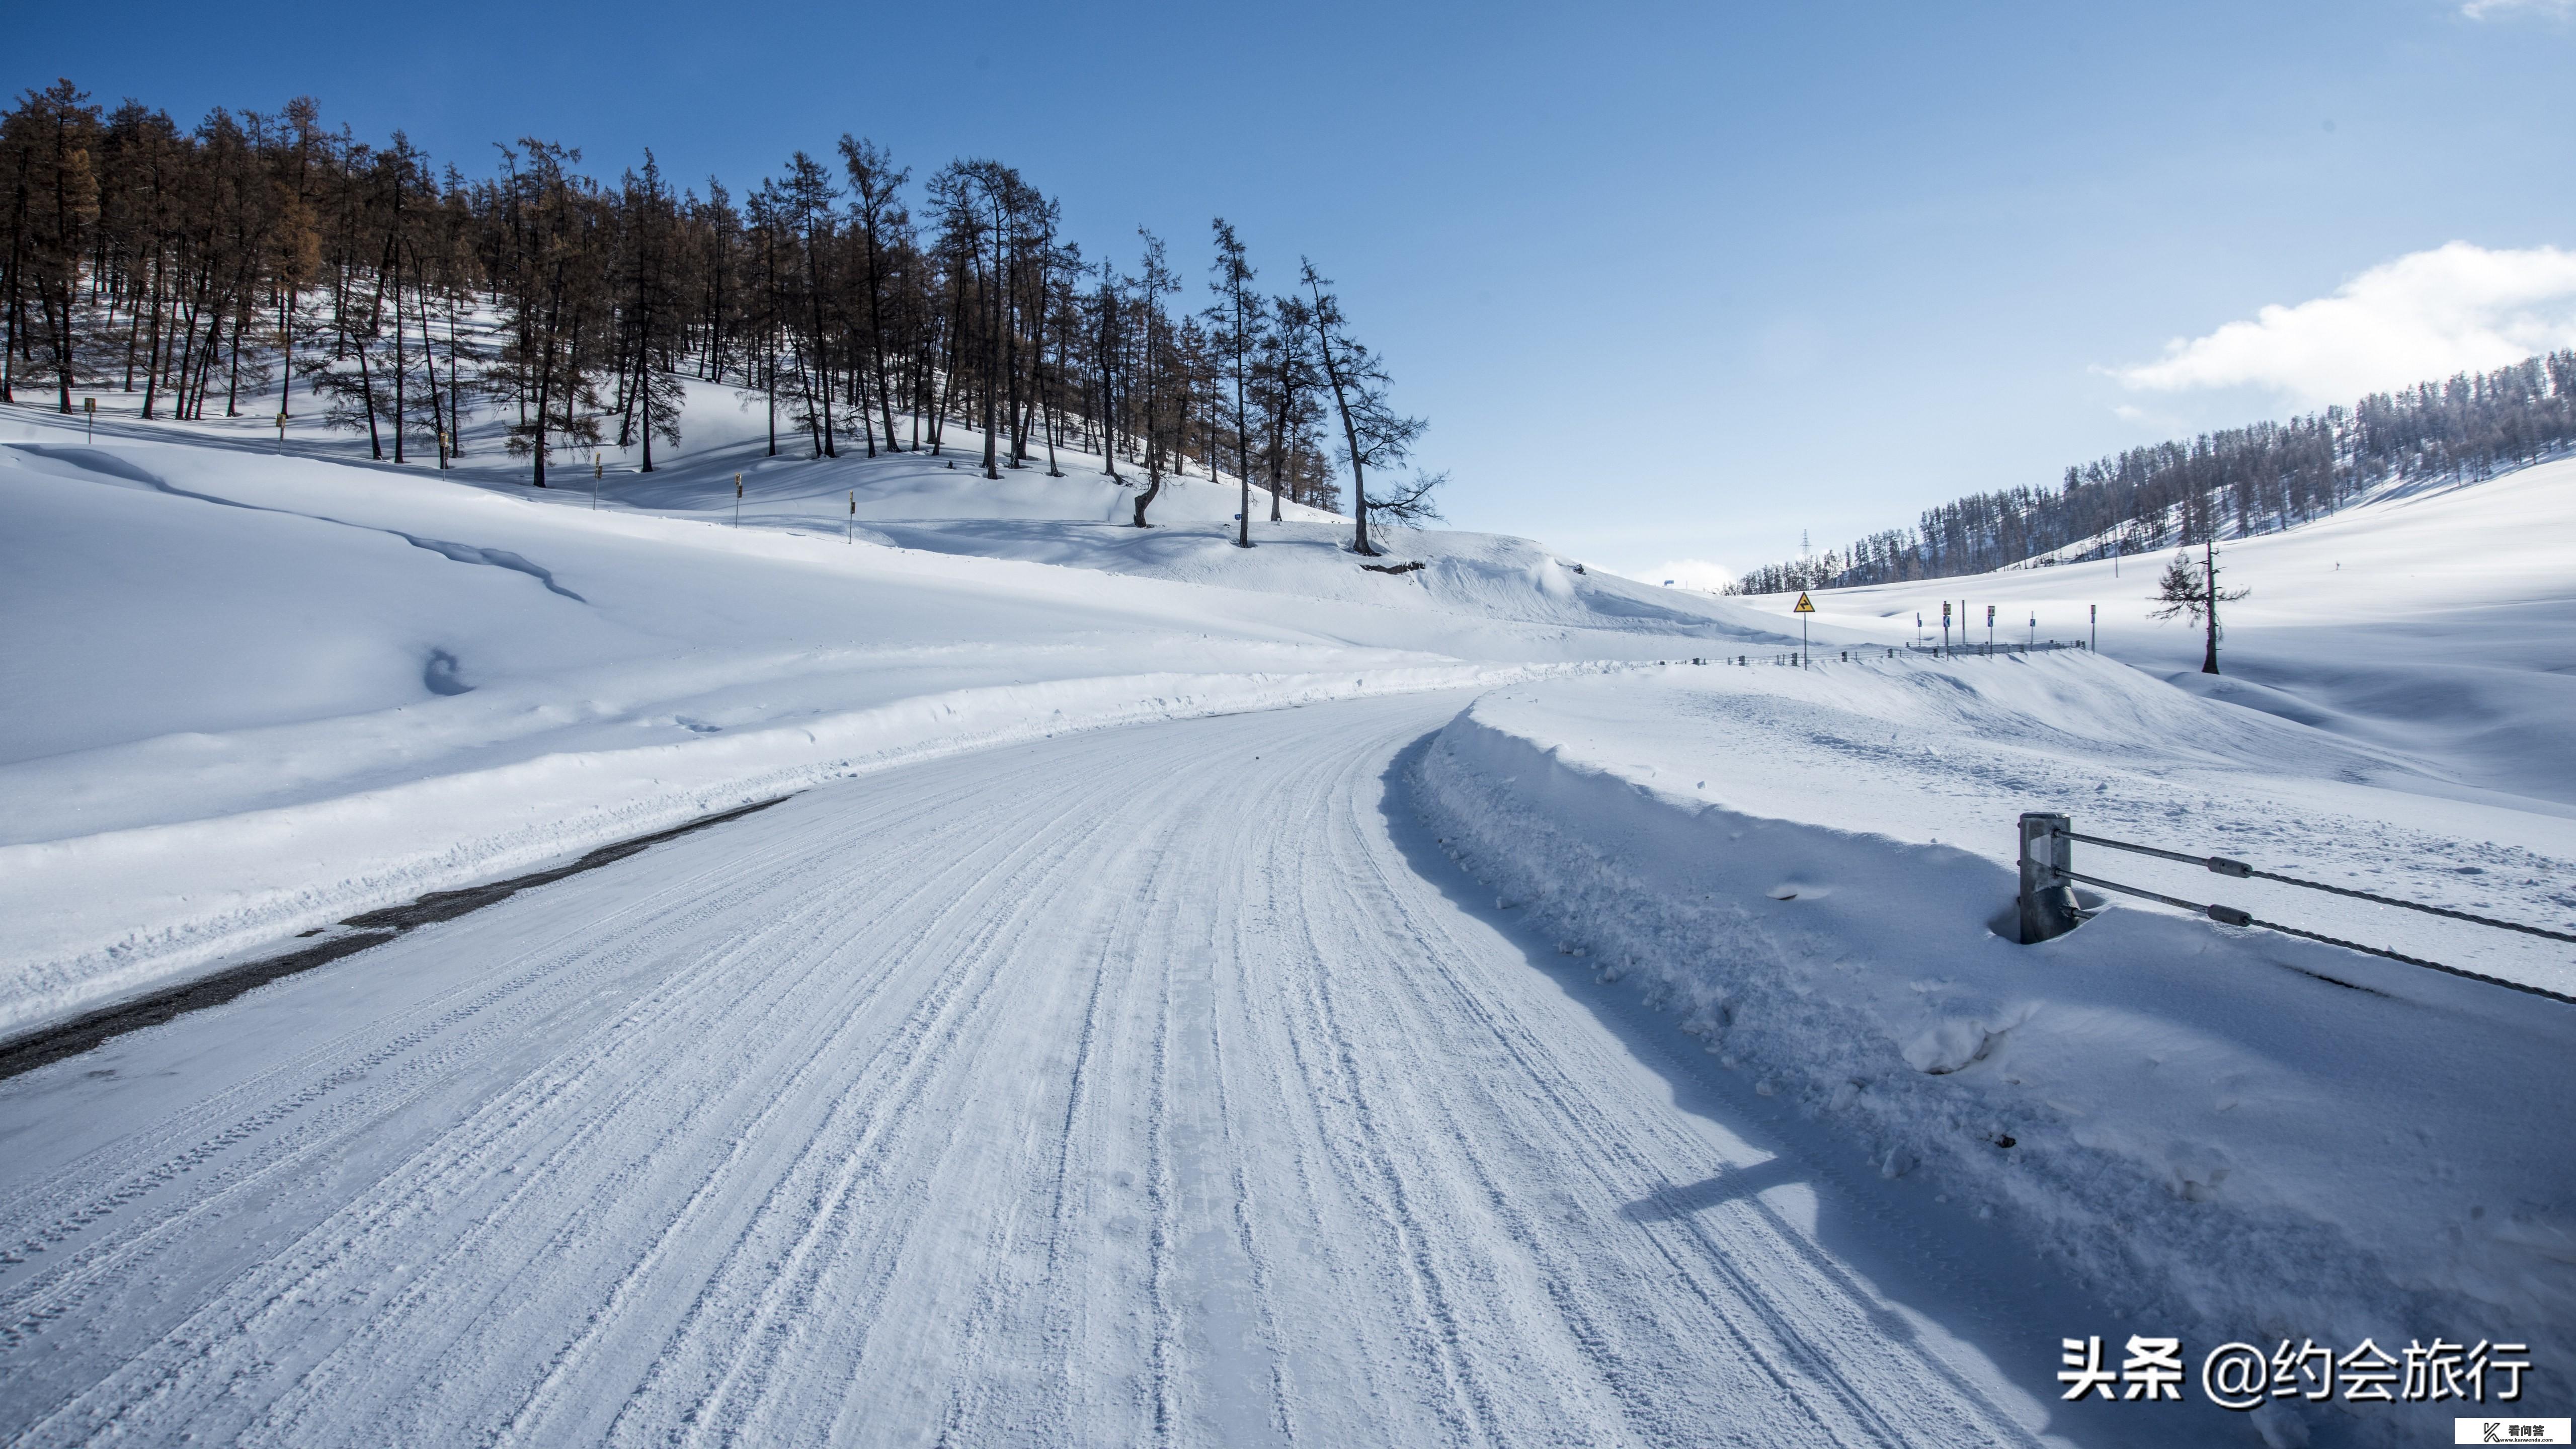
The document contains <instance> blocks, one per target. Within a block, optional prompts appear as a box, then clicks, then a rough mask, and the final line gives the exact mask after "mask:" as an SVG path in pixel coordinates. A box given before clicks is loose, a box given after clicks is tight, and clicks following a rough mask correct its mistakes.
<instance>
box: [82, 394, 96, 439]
mask: <svg viewBox="0 0 2576 1449" xmlns="http://www.w3.org/2000/svg"><path fill="white" fill-rule="evenodd" d="M81 417H82V419H83V420H84V422H85V423H86V424H87V426H88V428H89V432H88V434H87V435H86V436H85V437H83V438H82V439H81V441H82V442H85V443H95V442H97V441H98V399H97V398H94V397H85V398H82V399H81Z"/></svg>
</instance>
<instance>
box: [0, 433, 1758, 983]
mask: <svg viewBox="0 0 2576 1449" xmlns="http://www.w3.org/2000/svg"><path fill="white" fill-rule="evenodd" d="M698 399H699V401H700V402H701V403H702V404H704V406H703V407H702V408H700V409H699V410H698V411H699V412H705V413H708V414H709V415H711V416H714V417H716V418H718V419H719V420H722V419H724V418H726V417H732V419H733V421H734V422H735V423H737V424H740V423H742V421H743V419H742V418H741V417H740V416H739V415H737V414H730V413H728V412H727V411H726V410H727V409H729V408H732V407H733V405H734V404H733V400H732V395H731V393H730V392H729V391H726V390H721V389H711V388H701V389H699V390H698ZM695 420H696V416H695V414H693V423H694V421H695ZM87 431H88V430H87V428H86V427H85V426H84V425H83V424H81V423H78V422H68V423H67V422H65V421H64V420H62V419H59V418H54V417H50V416H48V415H45V414H41V413H36V412H33V411H30V410H10V411H9V412H8V413H7V415H6V416H5V417H0V512H5V518H6V526H5V527H0V606H5V607H6V608H7V609H8V610H9V611H10V615H11V617H12V618H13V619H15V620H18V621H20V622H21V625H22V628H23V633H22V635H21V638H22V639H23V641H24V643H23V645H22V646H21V647H16V648H13V649H12V650H10V651H9V652H8V653H7V655H6V656H5V657H0V695H5V697H6V699H7V701H8V703H7V706H6V712H5V715H0V800H5V802H6V804H7V807H8V808H6V809H5V810H0V867H5V868H0V921H5V922H6V925H5V927H0V962H4V963H5V971H0V1032H6V1031H14V1030H18V1029H22V1028H25V1027H27V1026H30V1025H33V1024H35V1023H37V1022H40V1021H43V1020H46V1019H53V1018H58V1017H60V1016H62V1015H64V1014H66V1013H69V1012H73V1011H77V1010H79V1009H82V1008H83V1007H85V1006H88V1005H93V1004H96V1003H97V1002H99V1001H101V1000H104V999H107V998H109V997H112V996H115V995H119V994H123V993H127V992H131V991H134V990H140V989H143V988H145V987H148V986H151V985H153V984H155V983H157V982H162V981H166V980H169V979H172V977H173V976H174V975H176V974H179V973H185V972H189V971H195V970H202V969H206V968H209V967H211V966H213V965H216V964H219V963H220V962H222V961H223V960H226V959H229V958H232V957H235V956H238V955H239V954H240V953H242V952H244V951H248V950H252V949H255V948H257V947H259V946H261V945H262V944H263V943H269V942H274V941H277V940H280V939H284V938H286V937H290V936H292V935H293V934H295V933H296V932H298V931H303V930H308V929H310V928H312V927H314V926H317V925H320V924H323V923H326V922H328V921H331V920H336V919H338V918H340V917H342V916H345V915H348V914H350V913H351V912H353V911H356V910H361V909H367V908H370V907H372V906H376V905H382V904H386V903H389V902H392V901H395V900H402V899H408V898H409V897H410V896H412V895H416V894H418V893H420V892H421V891H423V890H428V889H443V888H449V887H453V886H457V885H461V884H464V883H466V882H468V881H471V880H476V879H481V878H486V877H489V876H491V875H495V874H500V873H505V872H508V871H511V870H515V869H520V868H524V867H526V866H530V865H533V864H536V863H539V862H542V861H544V860H547V859H550V858H554V857H557V856H560V855H563V854H566V853H570V852H576V851H579V850H582V849H586V848H588V847H590V846H592V845H596V844H599V843H601V842H603V841H606V840H610V839H615V838H621V837H623V836H626V835H631V834H637V833H641V832H644V831H648V830H652V829H658V828H660V827H662V826H665V825H668V824H672V823H675V822H676V821H678V820H681V819H685V818H688V817H690V816H692V815H695V814H698V813H702V812H704V811H707V810H710V809H716V808H721V807H724V806H727V805H731V804H738V803H741V802H743V801H745V800H748V799H752V798H758V797H762V796H764V795H767V794H775V793H778V792H780V791H782V790H787V789H793V788H797V787H799V786H801V785H803V784H806V783H810V782H811V781H813V780H816V779H821V778H827V777H831V776H835V775H839V774H845V773H848V772H850V771H852V770H855V769H863V768H869V767H871V766H873V765H875V764H878V763H882V762H884V761H886V760H890V759H894V758H899V757H907V756H912V755H918V754H920V753H923V752H925V751H932V752H935V751H939V750H948V749H955V748H962V747H965V746H967V745H971V744H975V743H979V742H989V741H991V740H994V739H999V738H1019V737H1029V736H1037V735H1043V734H1046V733H1050V732H1054V731H1058V730H1062V729H1067V728H1078V727H1089V726H1096V725H1102V724H1111V723H1118V722H1123V721H1129V720H1134V719H1139V718H1154V717H1165V716H1169V715H1173V714H1190V713H1204V712H1208V711H1212V710H1228V709H1242V708H1253V707H1261V706H1269V705H1277V704H1281V703H1288V702H1295V701H1302V700H1311V699H1320V698H1330V697H1342V696H1348V695H1354V694H1365V693H1373V692H1382V691H1385V690H1390V689H1411V688H1422V687H1430V686H1444V685H1454V684H1459V683H1467V682H1473V681H1476V680H1480V679H1493V678H1505V677H1511V676H1512V674H1513V673H1514V672H1515V671H1519V670H1524V669H1527V668H1531V667H1547V668H1557V667H1568V666H1573V665H1580V664H1584V663H1585V662H1586V661H1598V660H1615V659H1623V658H1638V657H1643V658H1658V657H1664V656H1668V655H1673V654H1687V653H1693V652H1699V651H1702V650H1707V649H1709V648H1710V647H1711V642H1710V641H1712V640H1713V639H1717V638H1720V637H1724V638H1729V639H1734V638H1740V637H1742V636H1741V632H1740V631H1734V630H1733V629H1732V621H1733V620H1736V619H1738V618H1741V617H1744V611H1742V610H1741V609H1736V608H1733V607H1732V606H1726V607H1717V608H1706V607H1697V606H1690V605H1689V604H1688V601H1687V600H1686V599H1684V598H1683V597H1682V596H1679V595H1669V594H1667V593H1666V591H1661V590H1642V589H1640V588H1638V587H1637V586H1635V585H1631V584H1628V583H1626V581H1623V580H1607V579H1603V578H1601V577H1600V576H1597V575H1591V576H1587V575H1585V574H1581V573H1576V572H1573V571H1572V570H1571V569H1569V568H1568V567H1566V566H1564V565H1562V564H1560V563H1559V562H1558V561H1556V560H1555V559H1553V558H1551V557H1550V556H1549V555H1547V554H1546V553H1545V551H1544V550H1541V549H1539V548H1538V547H1537V546H1535V545H1532V544H1529V543H1527V542H1525V541H1522V540H1517V539H1503V538H1493V537H1487V536H1479V535H1448V534H1436V533H1404V534H1401V535H1400V536H1399V537H1398V540H1397V546H1398V548H1399V550H1400V551H1401V552H1400V553H1399V555H1398V556H1400V557H1414V558H1424V559H1427V560H1428V563H1429V567H1428V568H1426V569H1425V570H1423V571H1421V572H1417V573H1412V574H1407V575H1402V576H1389V575H1385V574H1380V573H1372V572H1368V571H1365V570H1363V569H1361V568H1360V567H1359V563H1360V562H1361V561H1360V560H1357V559H1355V558H1354V557H1353V556H1351V555H1350V554H1348V553H1347V552H1343V551H1341V550H1340V549H1339V548H1337V547H1336V546H1335V543H1334V539H1335V538H1337V537H1338V530H1339V525H1336V524H1333V523H1330V522H1317V521H1313V520H1312V519H1311V518H1310V519H1309V520H1308V521H1304V522H1299V523H1295V524H1287V525H1280V526H1273V525H1270V524H1268V523H1267V522H1266V521H1265V522H1263V523H1262V524H1261V525H1260V527H1261V528H1262V529H1263V530H1264V531H1265V539H1266V542H1265V543H1264V545H1263V546H1262V547H1259V548H1256V549H1253V550H1250V551H1248V552H1247V551H1244V550H1240V549H1236V548H1234V547H1232V546H1230V545H1229V544H1227V543H1226V542H1225V541H1224V540H1223V539H1222V538H1221V537H1220V534H1221V533H1222V532H1223V531H1224V527H1223V525H1221V524H1218V523H1211V522H1209V521H1207V520H1209V519H1210V518H1211V517H1212V516H1214V515H1216V514H1217V513H1218V510H1219V509H1220V508H1222V509H1224V510H1226V511H1228V512H1230V511H1231V507H1232V503H1233V498H1234V490H1233V489H1221V488H1219V487H1217V486H1216V485H1214V484H1211V483H1209V482H1208V481H1207V480H1205V479H1190V480H1174V482H1173V483H1172V484H1170V485H1169V486H1168V490H1167V493H1168V496H1167V497H1165V498H1164V499H1161V500H1158V502H1157V505H1156V510H1157V516H1159V517H1167V518H1170V519H1172V520H1174V523H1175V526H1172V527H1158V528H1154V529H1148V530H1137V529H1134V528H1132V527H1112V526H1110V525H1108V524H1106V523H1104V522H1103V521H1102V520H1103V519H1104V518H1105V517H1106V516H1108V515H1111V514H1114V513H1117V512H1120V511H1122V510H1123V509H1124V506H1125V504H1124V500H1125V499H1126V498H1127V497H1128V496H1130V495H1129V493H1128V491H1127V490H1125V489H1122V488H1121V487H1120V486H1119V485H1117V484H1115V483H1112V482H1110V481H1108V480H1107V479H1106V478H1105V477H1101V476H1098V475H1093V476H1089V477H1082V476H1070V475H1069V476H1068V477H1065V478H1061V479H1046V478H1044V476H1043V474H1042V472H1041V471H1039V470H1022V471H1019V472H1015V473H1011V474H1007V475H1006V477H1005V479H1004V480H1003V481H1001V482H999V483H995V482H991V481H989V480H985V479H983V478H981V477H980V476H978V475H977V474H976V473H974V472H973V471H972V470H971V469H967V468H958V469H953V470H952V469H950V468H948V467H947V466H946V463H947V461H948V460H947V459H933V458H929V457H926V456H916V455H904V456H899V457H898V456H888V457H881V458H879V459H874V460H870V459H867V458H865V457H863V456H861V457H845V458H840V459H831V460H822V461H819V462H817V461H812V460H808V459H798V458H779V459H770V458H767V457H766V456H765V442H764V441H762V440H758V439H751V438H736V439H734V440H732V441H730V442H728V441H725V439H724V435H723V432H722V429H720V428H713V427H711V428H708V429H705V430H702V431H705V432H710V433H713V434H714V437H713V438H712V439H711V440H709V441H707V442H706V443H705V444H704V446H703V448H702V449H700V450H698V451H693V452H684V453H682V454H680V455H679V456H678V458H677V459H675V460H674V461H673V462H672V463H671V464H670V465H669V466H667V467H663V468H659V469H657V471H656V472H654V473H653V474H650V475H644V474H640V473H633V472H628V473H623V474H616V473H612V474H609V475H607V477H606V479H605V480H602V486H601V487H600V490H599V492H600V497H599V499H598V501H597V504H596V506H594V502H593V498H592V495H591V489H590V487H589V485H590V484H591V483H592V481H593V480H592V478H591V477H590V476H589V475H588V472H587V470H580V471H575V470H569V469H565V470H559V471H558V473H557V482H558V483H578V484H580V485H582V486H581V487H579V488H578V489H576V488H572V487H555V488H550V489H547V490H544V491H539V490H535V489H533V488H530V487H528V486H527V485H526V484H525V483H524V482H522V481H516V480H517V479H519V478H520V477H522V476H523V475H522V474H520V473H519V472H518V471H517V470H515V469H512V468H508V467H505V466H503V465H502V464H501V463H499V462H498V461H495V462H492V463H491V464H489V465H488V466H487V465H484V464H480V463H478V464H476V465H475V466H471V467H463V468H458V469H456V470H452V471H449V472H445V473H441V472H439V471H437V470H436V469H435V468H433V467H427V466H423V465H421V464H419V463H417V462H415V463H413V464H412V465H410V466H407V467H399V468H398V467H393V466H390V465H373V464H369V463H367V462H365V461H364V460H363V459H358V458H352V457H351V456H349V455H350V451H351V448H352V447H353V446H354V445H353V444H352V443H351V441H350V440H348V439H346V438H330V437H324V438H298V439H296V440H294V441H293V442H292V443H291V444H290V447H289V449H288V452H287V453H286V454H285V455H283V456H281V455H280V454H279V453H278V451H277V448H276V445H275V443H274V442H273V441H272V442H261V441H259V439H258V437H257V430H256V429H255V428H252V427H251V426H250V425H249V424H247V423H246V422H236V423H233V424H223V423H207V424H189V425H173V424H167V423H160V424H151V423H141V422H138V421H133V420H127V419H119V418H116V417H113V416H111V418H110V419H109V421H108V422H107V423H106V424H105V425H104V426H103V428H102V431H101V433H100V436H99V438H98V440H97V441H96V442H95V443H94V444H93V443H91V442H89V441H87ZM954 438H955V435H953V434H952V446H953V443H954ZM490 441H491V440H489V439H485V440H481V442H480V443H478V446H487V445H490ZM791 441H792V440H791ZM1067 461H1068V462H1069V463H1079V462H1080V461H1082V460H1079V459H1075V458H1071V457H1068V459H1067ZM1090 461H1092V462H1093V463H1095V464H1096V462H1097V460H1090ZM736 472H740V473H742V474H743V475H744V477H745V492H746V494H747V498H746V500H745V506H744V509H743V519H742V523H741V525H740V526H739V527H737V526H735V524H734V521H733V514H734V499H733V477H734V474H735V473H736ZM860 490H864V498H863V502H864V505H865V506H864V510H863V511H864V514H865V520H864V526H863V527H861V528H860V529H857V530H855V531H854V530H851V529H850V528H848V527H847V517H848V512H847V510H848V502H847V500H848V498H849V496H850V495H851V493H853V492H854V491H860ZM818 515H819V516H818ZM1192 518H1196V519H1198V520H1199V522H1198V523H1196V524H1191V523H1188V522H1187V521H1186V520H1189V519H1192ZM896 533H900V534H901V535H902V537H903V539H904V542H903V543H902V544H897V543H896V542H895V541H894V540H893V538H891V537H890V535H892V534H896ZM1062 563H1073V564H1076V565H1079V566H1077V567H1059V566H1052V565H1055V564H1062ZM1658 595H1662V596H1663V601H1661V602H1659V601H1658V600H1657V598H1656V596H1658Z"/></svg>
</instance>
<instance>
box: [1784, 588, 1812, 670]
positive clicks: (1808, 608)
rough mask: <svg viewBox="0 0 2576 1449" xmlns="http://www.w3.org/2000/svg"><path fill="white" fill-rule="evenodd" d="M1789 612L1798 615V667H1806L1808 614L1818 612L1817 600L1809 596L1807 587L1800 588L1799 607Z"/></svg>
mask: <svg viewBox="0 0 2576 1449" xmlns="http://www.w3.org/2000/svg"><path fill="white" fill-rule="evenodd" d="M1789 612H1791V613H1793V614H1795V615H1797V616H1798V667H1799V668H1800V669H1804V668H1806V667H1807V616H1808V615H1809V614H1812V613H1814V612H1816V604H1815V601H1814V600H1813V599H1810V598H1808V597H1807V591H1806V590H1805V589H1800V590H1799V591H1798V607H1796V608H1794V609H1792V610H1790V611H1789Z"/></svg>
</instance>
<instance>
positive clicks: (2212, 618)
mask: <svg viewBox="0 0 2576 1449" xmlns="http://www.w3.org/2000/svg"><path fill="white" fill-rule="evenodd" d="M2200 558H2201V567H2200V572H2201V578H2202V579H2203V581H2204V582H2205V583H2206V584H2207V586H2208V588H2209V632H2208V634H2207V639H2208V647H2207V650H2206V652H2204V653H2203V654H2202V655H2201V656H2200V672H2201V673H2203V674H2216V673H2217V672H2218V546H2217V545H2216V544H2214V543H2212V542H2211V541H2210V540H2208V539H2206V538H2204V539H2202V540H2201V541H2200Z"/></svg>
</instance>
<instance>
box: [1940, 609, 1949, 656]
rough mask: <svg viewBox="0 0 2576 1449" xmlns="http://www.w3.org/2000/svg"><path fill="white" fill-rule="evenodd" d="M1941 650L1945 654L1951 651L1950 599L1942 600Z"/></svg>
mask: <svg viewBox="0 0 2576 1449" xmlns="http://www.w3.org/2000/svg"><path fill="white" fill-rule="evenodd" d="M1941 652H1942V653H1943V654H1944V655H1946V654H1948V653H1949V652H1950V601H1949V600H1948V599H1943V600H1942V601H1941Z"/></svg>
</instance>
